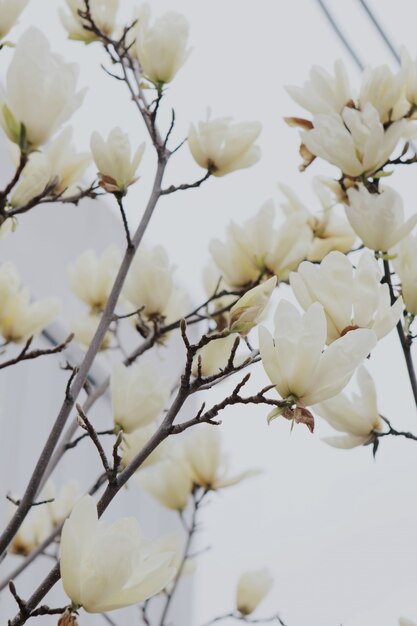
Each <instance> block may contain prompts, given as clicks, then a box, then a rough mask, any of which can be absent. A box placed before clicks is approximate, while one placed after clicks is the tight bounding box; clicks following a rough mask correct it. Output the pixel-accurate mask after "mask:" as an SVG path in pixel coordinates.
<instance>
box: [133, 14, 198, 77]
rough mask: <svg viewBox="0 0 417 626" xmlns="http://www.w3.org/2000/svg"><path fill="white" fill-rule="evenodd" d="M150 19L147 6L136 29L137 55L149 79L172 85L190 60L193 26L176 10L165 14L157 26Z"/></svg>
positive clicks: (156, 23) (157, 22)
mask: <svg viewBox="0 0 417 626" xmlns="http://www.w3.org/2000/svg"><path fill="white" fill-rule="evenodd" d="M149 20H150V9H149V5H148V4H146V5H145V6H144V7H142V11H141V14H140V19H139V21H138V26H137V28H136V33H135V34H136V44H135V53H136V58H137V59H138V61H139V64H140V67H141V70H142V72H143V74H144V76H145V78H147V79H148V80H150V81H151V82H152V83H154V84H155V85H162V84H164V83H169V82H171V81H172V80H173V78H174V77H175V75H176V74H177V72H178V70H179V69H180V68H181V67H182V66H183V65H184V63H185V61H186V60H187V57H188V55H189V53H190V51H189V50H187V41H188V30H189V26H188V22H187V20H186V19H185V17H184V16H183V15H181V14H179V13H174V12H173V11H169V12H168V13H165V14H164V15H162V16H161V17H160V18H159V19H157V20H156V22H155V24H154V25H153V26H151V25H150V24H149Z"/></svg>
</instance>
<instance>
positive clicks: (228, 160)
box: [188, 116, 261, 176]
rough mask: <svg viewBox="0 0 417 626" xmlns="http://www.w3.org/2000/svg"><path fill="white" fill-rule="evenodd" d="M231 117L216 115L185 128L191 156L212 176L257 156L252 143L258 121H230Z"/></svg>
mask: <svg viewBox="0 0 417 626" xmlns="http://www.w3.org/2000/svg"><path fill="white" fill-rule="evenodd" d="M231 120H232V118H231V117H220V118H217V119H214V120H211V119H210V117H209V116H208V117H207V120H206V121H205V122H199V124H198V127H197V128H195V126H194V125H193V124H191V126H190V130H189V132H188V146H189V148H190V151H191V154H192V155H193V157H194V160H195V161H196V162H197V163H198V165H200V167H202V168H204V169H206V170H208V171H209V172H210V173H211V174H212V175H213V176H224V175H225V174H229V173H230V172H234V171H235V170H240V169H244V168H247V167H250V166H251V165H254V163H257V162H258V161H259V159H260V158H261V152H260V149H259V146H255V145H254V143H255V141H256V139H257V138H258V136H259V133H260V132H261V124H260V123H259V122H241V123H238V124H233V123H232V121H231Z"/></svg>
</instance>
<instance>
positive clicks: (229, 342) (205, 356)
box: [192, 333, 239, 376]
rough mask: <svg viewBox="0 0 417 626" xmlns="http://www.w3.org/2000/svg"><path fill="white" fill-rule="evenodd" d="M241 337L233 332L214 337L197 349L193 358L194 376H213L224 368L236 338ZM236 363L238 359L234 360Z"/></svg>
mask: <svg viewBox="0 0 417 626" xmlns="http://www.w3.org/2000/svg"><path fill="white" fill-rule="evenodd" d="M238 337H239V335H238V334H237V333H231V334H230V335H227V336H226V337H221V338H220V339H213V340H212V341H210V342H209V343H208V344H206V345H205V346H203V347H202V348H200V349H199V350H198V351H197V354H196V355H195V357H194V360H193V367H192V371H193V374H194V376H198V375H199V374H201V376H212V375H214V374H219V373H220V372H221V370H223V369H224V368H225V367H226V365H227V363H228V361H229V359H230V355H231V352H232V348H233V346H234V343H235V341H236V339H237V338H238ZM234 362H235V363H236V359H235V360H234Z"/></svg>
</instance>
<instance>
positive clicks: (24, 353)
mask: <svg viewBox="0 0 417 626" xmlns="http://www.w3.org/2000/svg"><path fill="white" fill-rule="evenodd" d="M73 338H74V335H73V334H72V333H71V335H69V336H68V337H67V338H66V339H65V341H64V342H63V343H61V344H59V346H55V348H47V349H46V350H32V351H31V352H29V348H30V346H31V344H32V341H33V336H32V337H29V339H28V340H27V341H26V343H25V345H24V346H23V349H22V350H21V351H20V352H19V354H18V355H17V357H15V358H14V359H10V360H9V361H4V362H3V363H0V369H4V368H5V367H10V366H11V365H16V364H17V363H20V362H21V361H28V360H29V359H37V358H38V357H40V356H46V355H48V354H57V353H58V352H62V351H63V350H65V348H67V347H68V345H69V344H70V343H71V341H72V340H73Z"/></svg>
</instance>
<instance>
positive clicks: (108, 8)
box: [59, 0, 119, 43]
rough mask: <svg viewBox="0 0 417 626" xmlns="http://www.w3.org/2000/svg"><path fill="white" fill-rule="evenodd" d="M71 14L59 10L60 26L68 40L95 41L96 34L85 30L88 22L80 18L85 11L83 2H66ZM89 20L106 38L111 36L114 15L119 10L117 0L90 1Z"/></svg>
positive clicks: (78, 0) (77, 0)
mask: <svg viewBox="0 0 417 626" xmlns="http://www.w3.org/2000/svg"><path fill="white" fill-rule="evenodd" d="M66 3H67V6H68V8H69V10H70V11H71V13H70V14H69V15H68V13H66V12H65V11H64V9H59V17H60V18H61V22H62V25H63V26H64V28H65V30H66V31H67V33H68V38H69V39H74V40H76V41H84V43H90V42H91V41H95V40H96V39H97V34H96V33H94V32H92V31H91V30H89V29H87V28H85V27H86V26H89V24H88V22H87V21H86V20H85V19H83V18H82V17H81V16H80V12H81V13H85V11H86V3H85V0H66ZM89 7H90V12H91V18H92V20H93V22H94V24H95V25H96V26H97V28H98V29H99V30H100V31H101V32H102V33H103V34H104V35H107V36H111V34H112V33H113V31H114V29H115V26H116V15H117V10H118V8H119V0H90V2H89Z"/></svg>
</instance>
